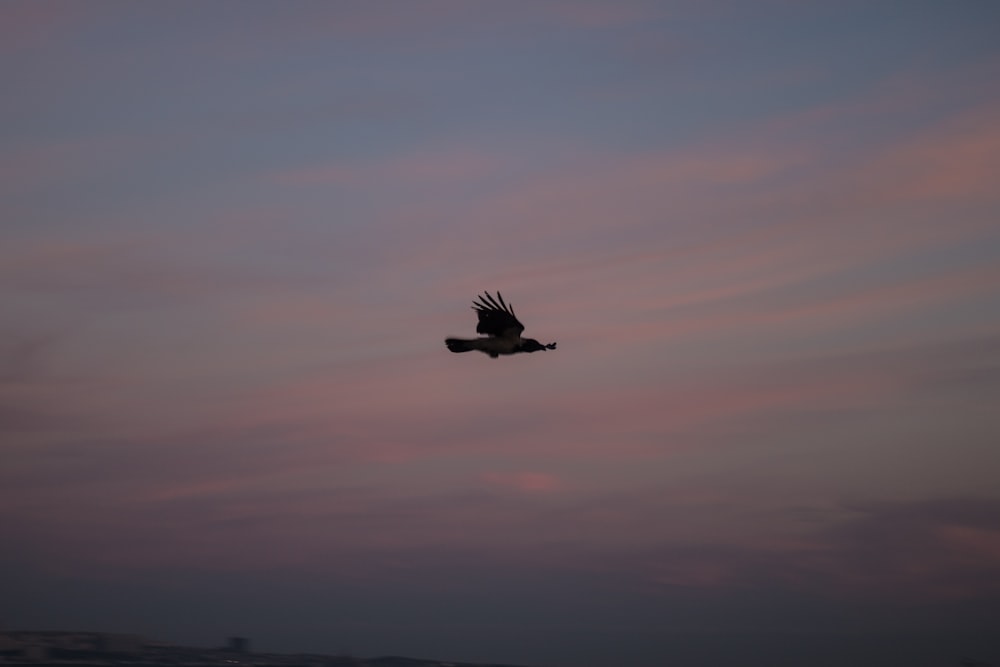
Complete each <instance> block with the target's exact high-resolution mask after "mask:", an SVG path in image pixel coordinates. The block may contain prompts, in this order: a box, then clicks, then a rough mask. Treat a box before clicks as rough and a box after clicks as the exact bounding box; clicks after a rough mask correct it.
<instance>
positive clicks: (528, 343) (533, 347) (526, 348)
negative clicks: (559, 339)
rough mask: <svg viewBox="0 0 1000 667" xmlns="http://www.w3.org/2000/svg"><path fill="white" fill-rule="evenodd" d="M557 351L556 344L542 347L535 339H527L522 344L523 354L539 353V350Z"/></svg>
mask: <svg viewBox="0 0 1000 667" xmlns="http://www.w3.org/2000/svg"><path fill="white" fill-rule="evenodd" d="M554 349H556V344H555V343H547V344H545V345H542V344H541V343H539V342H538V341H537V340H535V339H534V338H525V339H524V341H523V342H522V343H521V351H522V352H538V351H539V350H554Z"/></svg>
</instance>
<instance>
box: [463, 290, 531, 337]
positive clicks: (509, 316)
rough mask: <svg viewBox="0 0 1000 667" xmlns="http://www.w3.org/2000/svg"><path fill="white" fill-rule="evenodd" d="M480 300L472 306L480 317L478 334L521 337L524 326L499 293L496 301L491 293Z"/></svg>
mask: <svg viewBox="0 0 1000 667" xmlns="http://www.w3.org/2000/svg"><path fill="white" fill-rule="evenodd" d="M478 298H479V301H477V302H475V303H473V305H472V307H473V309H475V311H476V314H477V315H478V316H479V325H478V326H477V327H476V333H481V334H486V335H487V336H497V337H501V338H508V337H510V338H518V337H519V336H520V335H521V332H522V331H524V325H523V324H521V323H520V322H519V321H518V320H517V316H515V315H514V309H513V308H511V307H510V305H509V304H507V303H504V300H503V297H502V296H500V292H497V298H496V299H494V298H493V297H492V296H491V295H490V293H489V292H484V293H483V296H480V297H478ZM497 300H499V303H498V302H497Z"/></svg>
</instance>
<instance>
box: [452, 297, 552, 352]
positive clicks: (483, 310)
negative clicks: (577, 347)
mask: <svg viewBox="0 0 1000 667" xmlns="http://www.w3.org/2000/svg"><path fill="white" fill-rule="evenodd" d="M476 298H477V299H478V301H475V300H474V301H473V302H472V309H473V310H475V311H476V315H478V316H479V324H478V325H477V326H476V333H481V334H486V335H485V336H480V337H479V338H472V339H465V338H445V340H444V344H445V345H447V346H448V349H449V350H451V351H452V352H471V351H472V350H479V351H480V352H483V353H485V354H488V355H490V357H492V358H493V359H496V358H497V357H499V356H500V355H501V354H504V355H507V354H518V353H520V352H538V351H539V350H542V351H544V350H554V349H556V344H555V343H546V344H544V345H543V344H542V343H539V342H538V341H537V340H535V339H534V338H522V337H521V332H522V331H524V325H523V324H521V322H520V321H519V320H518V319H517V316H516V315H514V308H513V307H512V306H511V304H508V303H506V302H505V301H504V300H503V296H502V295H501V294H500V292H497V296H496V298H495V299H494V298H493V296H492V295H491V294H490V293H489V292H483V294H482V295H477V296H476Z"/></svg>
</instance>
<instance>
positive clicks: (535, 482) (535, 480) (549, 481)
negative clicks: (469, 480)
mask: <svg viewBox="0 0 1000 667" xmlns="http://www.w3.org/2000/svg"><path fill="white" fill-rule="evenodd" d="M483 480H484V481H485V482H486V483H487V484H490V485H492V486H496V487H500V488H507V489H513V490H515V491H521V492H524V493H549V492H552V491H558V490H559V489H561V488H562V487H563V483H562V481H561V480H560V479H559V478H558V477H556V476H555V475H550V474H548V473H544V472H533V471H530V470H522V471H519V472H489V473H485V474H484V475H483Z"/></svg>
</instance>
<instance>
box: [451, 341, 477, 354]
mask: <svg viewBox="0 0 1000 667" xmlns="http://www.w3.org/2000/svg"><path fill="white" fill-rule="evenodd" d="M444 344H445V345H447V346H448V349H449V350H451V351H452V352H471V351H472V350H475V349H476V348H475V347H473V345H472V341H471V340H462V339H461V338H445V339H444Z"/></svg>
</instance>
